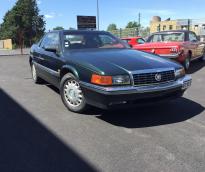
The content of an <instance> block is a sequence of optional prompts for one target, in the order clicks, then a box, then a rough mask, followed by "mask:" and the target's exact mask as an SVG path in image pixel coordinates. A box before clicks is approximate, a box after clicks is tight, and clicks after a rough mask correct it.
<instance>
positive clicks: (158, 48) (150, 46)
mask: <svg viewBox="0 0 205 172" xmlns="http://www.w3.org/2000/svg"><path fill="white" fill-rule="evenodd" d="M181 44H182V43H180V42H157V43H145V44H142V45H136V46H134V47H133V48H134V49H136V50H139V51H145V52H148V53H155V54H159V55H160V54H170V53H171V49H172V48H178V47H179V46H180V45H181Z"/></svg>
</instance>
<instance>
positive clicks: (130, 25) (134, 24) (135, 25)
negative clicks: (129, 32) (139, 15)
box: [126, 21, 140, 28]
mask: <svg viewBox="0 0 205 172" xmlns="http://www.w3.org/2000/svg"><path fill="white" fill-rule="evenodd" d="M139 27H140V25H139V24H138V23H137V22H136V21H133V22H132V21H130V22H128V23H127V26H126V28H139Z"/></svg>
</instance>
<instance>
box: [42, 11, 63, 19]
mask: <svg viewBox="0 0 205 172" xmlns="http://www.w3.org/2000/svg"><path fill="white" fill-rule="evenodd" d="M44 16H45V18H47V19H52V18H55V17H62V16H63V14H61V13H59V14H56V13H54V12H52V13H48V14H45V15H44Z"/></svg>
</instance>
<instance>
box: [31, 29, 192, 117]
mask: <svg viewBox="0 0 205 172" xmlns="http://www.w3.org/2000/svg"><path fill="white" fill-rule="evenodd" d="M29 61H30V66H31V71H32V77H33V80H34V82H35V83H39V82H41V81H42V80H46V81H47V82H49V83H50V84H52V85H54V86H56V87H57V88H59V90H60V94H61V97H62V100H63V103H64V104H65V106H66V107H67V108H68V109H69V110H71V111H74V112H78V113H80V112H83V111H84V110H85V109H86V108H87V107H88V105H91V106H95V107H99V108H102V109H110V108H124V107H131V106H136V105H141V104H146V103H157V102H161V101H165V100H171V99H174V98H177V97H180V96H182V95H183V93H184V91H185V90H186V89H187V88H188V87H190V86H191V82H192V79H191V77H190V76H188V75H186V74H185V71H184V68H183V67H182V66H181V65H179V64H177V63H175V62H172V61H169V60H165V59H163V58H161V57H159V56H156V55H152V54H148V53H144V52H140V51H136V50H132V49H130V48H129V46H128V45H127V44H126V43H124V42H122V41H121V40H120V39H118V38H116V37H115V36H113V35H112V34H110V33H108V32H104V31H53V32H49V33H47V34H46V35H45V36H44V37H43V38H42V39H41V41H40V42H39V43H38V44H35V45H33V46H32V48H31V52H30V60H29Z"/></svg>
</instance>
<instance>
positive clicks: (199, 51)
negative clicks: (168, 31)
mask: <svg viewBox="0 0 205 172" xmlns="http://www.w3.org/2000/svg"><path fill="white" fill-rule="evenodd" d="M189 41H190V43H191V46H192V47H193V48H194V50H192V52H194V53H192V58H193V59H195V58H197V57H200V56H202V55H203V50H204V45H203V44H202V43H200V42H199V41H198V39H197V36H196V34H195V33H194V32H190V33H189Z"/></svg>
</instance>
